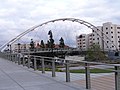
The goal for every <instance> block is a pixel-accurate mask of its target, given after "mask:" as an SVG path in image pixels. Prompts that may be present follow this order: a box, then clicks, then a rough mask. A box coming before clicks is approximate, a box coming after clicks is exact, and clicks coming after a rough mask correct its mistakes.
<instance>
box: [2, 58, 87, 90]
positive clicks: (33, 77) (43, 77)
mask: <svg viewBox="0 0 120 90" xmlns="http://www.w3.org/2000/svg"><path fill="white" fill-rule="evenodd" d="M48 74H49V75H48ZM58 75H59V73H58ZM61 78H62V79H64V80H62V79H60V77H54V78H53V77H51V75H50V72H49V73H46V74H42V73H41V72H40V71H34V70H33V69H28V68H27V67H23V66H19V65H17V64H15V63H13V62H10V61H8V60H4V59H1V58H0V90H85V89H84V88H83V87H80V86H78V85H76V84H75V83H73V82H70V83H66V82H65V77H61Z"/></svg>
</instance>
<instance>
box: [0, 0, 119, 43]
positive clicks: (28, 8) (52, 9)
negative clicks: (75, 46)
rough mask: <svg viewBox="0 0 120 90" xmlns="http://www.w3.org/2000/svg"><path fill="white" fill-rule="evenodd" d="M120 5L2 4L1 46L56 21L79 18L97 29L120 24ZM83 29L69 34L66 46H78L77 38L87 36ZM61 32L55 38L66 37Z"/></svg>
mask: <svg viewBox="0 0 120 90" xmlns="http://www.w3.org/2000/svg"><path fill="white" fill-rule="evenodd" d="M119 3H120V1H119V0H116V1H113V0H99V1H98V0H91V1H90V0H0V32H1V33H0V38H1V40H0V42H1V43H3V41H8V40H9V39H12V38H13V37H15V36H16V35H18V34H20V33H22V32H23V31H25V30H27V29H28V28H30V27H32V26H34V25H37V24H40V23H44V22H46V21H49V20H52V19H57V18H65V17H73V18H79V19H82V20H85V21H88V22H90V23H92V24H94V25H95V26H97V25H102V23H104V22H108V21H109V22H113V23H116V24H119V23H120V17H119V16H120V13H119V9H120V7H119ZM55 25H56V24H55ZM55 25H54V26H53V27H55ZM70 25H71V24H70ZM80 29H83V31H82V30H81V31H78V30H77V31H74V32H73V31H71V30H70V29H69V30H66V31H65V33H67V35H68V38H67V40H66V42H71V43H72V42H75V39H74V40H73V38H74V37H75V35H76V34H79V33H82V32H83V33H88V31H87V30H86V29H87V28H83V27H81V28H80ZM58 32H59V33H58ZM58 32H56V36H57V35H58V34H61V35H64V34H63V33H62V32H60V31H58ZM44 33H46V32H44ZM59 36H60V35H59Z"/></svg>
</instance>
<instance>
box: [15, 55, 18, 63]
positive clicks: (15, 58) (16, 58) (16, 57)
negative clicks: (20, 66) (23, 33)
mask: <svg viewBox="0 0 120 90" xmlns="http://www.w3.org/2000/svg"><path fill="white" fill-rule="evenodd" d="M17 59H18V58H17V54H15V63H17Z"/></svg>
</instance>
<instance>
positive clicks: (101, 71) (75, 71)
mask: <svg viewBox="0 0 120 90" xmlns="http://www.w3.org/2000/svg"><path fill="white" fill-rule="evenodd" d="M70 72H71V73H85V70H84V69H80V70H70ZM111 72H112V71H110V70H103V69H97V68H94V69H90V73H111Z"/></svg>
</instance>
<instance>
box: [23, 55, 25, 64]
mask: <svg viewBox="0 0 120 90" xmlns="http://www.w3.org/2000/svg"><path fill="white" fill-rule="evenodd" d="M23 66H25V55H23Z"/></svg>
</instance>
